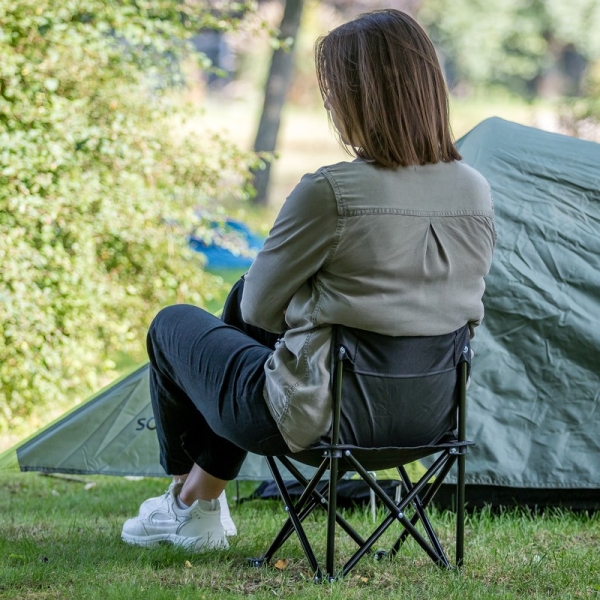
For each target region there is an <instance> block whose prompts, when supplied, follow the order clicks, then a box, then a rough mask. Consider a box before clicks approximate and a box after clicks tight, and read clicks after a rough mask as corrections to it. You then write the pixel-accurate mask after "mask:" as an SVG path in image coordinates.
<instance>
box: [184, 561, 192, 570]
mask: <svg viewBox="0 0 600 600" xmlns="http://www.w3.org/2000/svg"><path fill="white" fill-rule="evenodd" d="M185 566H186V567H187V568H188V569H191V568H192V567H193V565H192V563H191V562H190V561H189V560H186V561H185Z"/></svg>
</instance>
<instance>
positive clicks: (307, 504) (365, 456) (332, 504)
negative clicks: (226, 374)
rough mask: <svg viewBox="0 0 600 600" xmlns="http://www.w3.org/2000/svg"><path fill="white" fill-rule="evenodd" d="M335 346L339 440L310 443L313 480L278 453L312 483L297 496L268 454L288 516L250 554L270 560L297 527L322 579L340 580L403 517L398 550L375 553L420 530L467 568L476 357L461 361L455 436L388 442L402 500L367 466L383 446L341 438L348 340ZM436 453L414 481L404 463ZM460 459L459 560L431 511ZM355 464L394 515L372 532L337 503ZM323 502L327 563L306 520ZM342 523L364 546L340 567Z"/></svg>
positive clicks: (439, 560)
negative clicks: (265, 545) (414, 444)
mask: <svg viewBox="0 0 600 600" xmlns="http://www.w3.org/2000/svg"><path fill="white" fill-rule="evenodd" d="M335 352H336V356H335V367H334V383H333V423H332V435H331V443H329V444H319V446H318V447H316V448H311V449H310V451H309V452H312V453H314V452H315V450H318V451H320V452H322V460H321V462H320V465H319V466H318V467H317V470H316V472H315V473H314V474H313V476H312V477H311V479H310V480H307V479H306V477H304V476H303V475H302V473H301V472H300V471H299V470H298V469H297V468H296V466H295V465H294V463H293V462H292V461H291V460H290V459H289V458H288V457H286V456H279V457H276V458H277V460H278V461H280V462H281V463H282V464H283V465H284V466H285V467H286V468H287V469H288V471H289V472H290V473H291V474H292V475H293V476H294V477H295V478H296V479H297V480H298V482H299V483H301V484H302V485H303V486H304V491H303V493H302V494H301V495H300V497H299V498H298V499H297V500H296V501H295V502H294V501H293V500H292V498H291V497H290V494H289V493H288V491H287V488H286V485H285V482H284V480H283V477H282V475H281V472H280V470H279V467H278V465H277V462H276V459H275V457H266V460H267V463H268V465H269V468H270V470H271V473H272V475H273V479H274V480H275V482H276V484H277V487H278V489H279V492H280V494H281V496H282V498H283V501H284V503H285V510H286V512H287V513H288V519H287V520H286V522H285V523H284V525H283V527H282V529H281V531H280V532H279V534H278V535H277V536H276V538H275V540H274V541H273V542H272V544H271V546H270V547H269V549H268V550H267V551H266V553H265V554H264V555H263V556H262V557H260V558H255V559H248V560H249V563H250V564H251V565H253V566H256V567H259V566H262V565H265V564H268V563H269V562H270V560H271V559H272V558H273V556H274V554H275V553H276V552H277V550H278V549H279V548H280V547H281V546H282V545H283V544H284V542H285V541H286V540H287V539H288V538H289V537H290V536H291V535H292V533H294V531H295V532H296V534H297V536H298V539H299V541H300V544H301V546H302V549H303V550H304V554H305V555H306V558H307V560H308V562H309V564H310V567H311V569H312V572H313V574H314V580H315V582H322V581H324V580H325V581H333V580H335V579H336V578H337V577H340V576H341V577H344V576H346V575H347V574H348V573H349V572H350V570H351V569H352V568H353V567H354V566H355V565H356V564H357V563H358V561H359V560H360V559H361V558H362V557H363V556H365V555H366V554H370V553H373V545H374V544H375V543H376V542H377V540H378V539H379V538H380V537H381V536H382V535H383V534H384V533H385V531H386V530H387V529H388V528H389V527H390V526H391V525H392V524H393V523H394V522H398V523H400V525H401V526H402V531H401V533H400V535H399V537H398V538H397V540H396V542H395V543H394V544H393V545H392V547H391V548H390V550H388V551H383V550H379V551H377V552H375V553H374V558H375V559H376V560H381V559H383V558H391V557H393V556H394V555H395V554H396V553H397V552H398V551H399V549H400V547H401V546H402V544H403V543H404V541H405V540H406V539H407V538H408V537H412V538H413V539H414V540H415V541H416V543H417V544H418V545H419V546H420V547H421V548H422V549H423V550H424V551H425V552H426V554H427V555H428V556H429V557H430V558H431V560H433V562H434V563H436V564H437V565H438V566H440V567H442V568H447V569H452V568H460V567H461V565H462V564H463V560H464V520H465V460H466V454H467V449H468V447H469V446H472V445H474V442H471V441H469V440H467V439H466V388H467V377H468V363H467V362H466V361H461V362H459V364H458V365H457V371H458V378H457V379H458V381H457V386H458V393H457V407H456V410H457V418H456V424H457V430H456V432H455V434H454V435H452V437H451V439H445V440H444V441H442V442H440V443H438V444H436V445H432V446H421V447H418V448H391V449H390V448H386V449H384V450H388V451H389V450H391V451H393V452H394V453H395V454H396V457H397V458H396V460H395V461H394V462H393V463H392V464H389V465H384V466H382V467H378V468H390V467H396V468H397V470H398V474H399V477H400V485H401V491H402V496H401V498H400V500H399V501H398V502H396V501H395V500H393V499H392V498H390V496H388V494H386V492H385V491H384V490H383V489H382V488H381V486H380V485H379V484H378V483H377V481H376V479H375V478H374V477H373V476H372V475H371V474H370V472H369V470H367V468H365V466H363V464H367V466H368V462H369V457H370V456H371V455H372V453H373V452H377V450H378V449H363V448H357V447H355V446H348V445H344V444H340V443H339V439H340V420H341V406H342V377H343V371H344V360H345V358H346V352H347V350H346V348H345V347H344V346H339V347H338V348H336V349H335ZM431 455H437V456H436V457H435V460H434V461H433V464H432V465H431V466H430V467H429V468H428V469H427V471H426V473H425V474H424V475H423V476H422V477H421V478H420V479H419V481H418V482H416V483H413V482H412V481H411V479H410V477H409V475H408V473H407V471H406V470H405V468H404V466H403V465H405V464H407V463H409V462H412V461H413V460H417V459H419V458H424V457H425V456H431ZM293 456H294V458H297V459H298V460H300V462H307V463H308V464H311V461H309V460H307V461H304V460H303V459H302V453H299V454H297V455H293ZM455 463H457V464H458V469H457V477H456V549H455V563H454V565H453V564H452V563H451V562H450V560H449V559H448V557H447V555H446V553H445V552H444V549H443V548H442V545H441V543H440V541H439V539H438V536H437V535H436V533H435V531H434V529H433V526H432V524H431V522H430V520H429V518H428V516H427V513H426V509H427V507H428V506H429V505H430V504H431V501H432V500H433V498H434V496H435V495H436V493H437V491H438V490H439V488H440V486H441V484H442V483H443V482H444V480H445V478H446V476H447V475H448V473H449V472H450V470H451V469H452V467H453V466H454V464H455ZM313 464H314V463H313ZM327 470H329V476H328V477H325V479H323V477H324V475H325V473H326V471H327ZM370 470H375V469H370ZM349 471H354V472H356V473H357V474H358V475H359V476H360V477H361V478H362V479H363V480H364V481H365V482H366V484H367V485H368V486H369V487H370V488H371V489H372V490H373V492H374V493H375V495H376V496H377V497H378V498H379V500H380V501H381V502H382V503H383V505H384V506H385V507H386V508H387V509H388V514H387V516H386V517H385V518H384V520H383V521H382V522H381V523H380V524H379V525H378V526H377V528H376V529H375V530H374V531H373V533H372V534H371V535H370V536H369V537H368V538H366V539H364V538H363V537H362V536H361V535H360V534H359V533H358V532H356V531H355V529H354V528H353V527H352V526H351V525H350V524H349V523H348V521H347V520H346V519H344V517H343V516H342V515H341V514H340V513H339V511H338V510H337V483H338V481H339V480H340V478H341V477H343V475H344V474H345V473H346V472H349ZM432 481H433V482H432ZM319 484H321V485H319ZM317 506H320V507H322V508H323V509H324V510H326V511H327V541H326V557H325V569H324V570H323V569H322V567H321V565H320V564H319V562H318V560H317V557H316V555H315V553H314V551H313V549H312V546H311V544H310V542H309V540H308V537H307V535H306V532H305V530H304V527H303V525H302V522H303V521H304V520H305V519H306V517H308V515H309V514H311V513H312V511H313V510H314V509H315V508H316V507H317ZM411 507H412V509H411ZM406 509H409V510H412V514H411V515H410V516H407V514H406ZM419 523H420V524H421V527H422V529H423V530H424V532H425V535H423V534H422V533H421V532H420V531H419V530H418V529H417V525H418V524H419ZM336 524H337V525H338V526H340V527H341V528H342V529H343V530H344V531H345V532H346V533H347V534H348V535H349V537H350V538H351V539H352V540H354V542H356V544H357V545H358V550H356V552H355V553H354V554H353V555H352V556H351V557H350V558H349V559H348V560H347V562H346V563H345V564H344V565H343V566H342V567H341V569H340V570H339V571H337V572H336V570H335V566H334V562H335V533H336Z"/></svg>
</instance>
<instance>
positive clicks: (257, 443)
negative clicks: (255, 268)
mask: <svg viewBox="0 0 600 600" xmlns="http://www.w3.org/2000/svg"><path fill="white" fill-rule="evenodd" d="M242 290H243V280H240V281H239V282H238V283H236V284H235V285H234V287H233V288H232V290H231V293H230V294H229V296H228V298H227V301H226V303H225V307H224V309H223V316H222V320H220V319H217V318H216V317H214V316H213V315H211V314H210V313H208V312H206V311H204V310H202V309H201V308H198V307H196V306H190V305H186V304H181V305H175V306H170V307H167V308H165V309H163V310H161V311H160V312H159V313H158V315H157V316H156V318H155V319H154V321H153V322H152V325H151V326H150V330H149V332H148V340H147V346H148V355H149V357H150V394H151V399H152V408H153V410H154V417H155V420H156V431H157V433H158V440H159V446H160V460H161V464H162V466H163V468H164V469H165V471H166V473H167V474H169V475H183V474H186V473H189V471H190V469H191V468H192V465H193V464H194V463H196V464H197V465H198V466H200V467H201V468H202V469H204V470H205V471H206V472H208V473H210V474H211V475H213V476H214V477H218V478H219V479H225V480H232V479H235V477H236V476H237V474H238V473H239V470H240V468H241V466H242V463H243V462H244V459H245V458H246V454H247V453H248V452H253V453H255V454H263V455H279V454H284V453H287V452H289V448H288V447H287V445H286V443H285V441H284V439H283V437H282V436H281V433H280V432H279V429H278V428H277V424H276V423H275V420H274V419H273V417H272V416H271V413H270V412H269V409H268V407H267V404H266V400H265V398H264V396H263V388H264V384H265V373H264V365H265V362H266V361H267V359H268V357H269V355H270V354H271V352H272V351H273V348H274V346H275V342H276V340H277V337H278V336H276V335H275V334H272V333H269V332H267V331H264V330H262V329H259V328H257V327H253V326H250V325H248V324H246V323H244V321H243V320H242V318H241V314H240V308H239V307H240V300H241V294H242Z"/></svg>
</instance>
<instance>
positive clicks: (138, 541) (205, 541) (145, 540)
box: [121, 533, 229, 552]
mask: <svg viewBox="0 0 600 600" xmlns="http://www.w3.org/2000/svg"><path fill="white" fill-rule="evenodd" d="M121 539H122V540H123V541H124V542H125V543H126V544H131V545H132V546H145V547H147V548H148V547H152V546H158V545H160V544H164V543H167V544H172V545H173V546H179V547H181V548H185V549H186V550H190V551H193V552H206V551H208V550H227V548H229V543H228V542H227V538H226V537H225V536H224V535H223V536H222V537H214V536H210V537H203V536H200V537H197V538H189V537H182V536H179V535H176V534H174V533H166V534H157V535H148V536H137V535H129V534H127V533H121Z"/></svg>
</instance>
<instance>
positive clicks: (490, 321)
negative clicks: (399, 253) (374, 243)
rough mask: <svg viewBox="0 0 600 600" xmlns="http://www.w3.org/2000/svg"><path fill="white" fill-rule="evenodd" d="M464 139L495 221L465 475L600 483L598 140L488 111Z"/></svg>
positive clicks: (549, 483) (482, 481) (513, 481)
mask: <svg viewBox="0 0 600 600" xmlns="http://www.w3.org/2000/svg"><path fill="white" fill-rule="evenodd" d="M458 147H459V151H460V152H461V154H462V155H463V158H464V160H465V161H466V162H467V163H468V164H469V165H471V166H472V167H474V168H475V169H477V170H478V171H480V172H481V173H482V174H483V175H484V176H485V177H486V178H487V180H488V181H489V182H490V184H491V186H492V191H493V197H494V203H495V211H496V225H497V230H498V244H497V248H496V252H495V255H494V260H493V263H492V269H491V271H490V274H489V276H488V277H487V278H486V292H485V296H484V305H485V319H484V321H483V323H482V325H481V327H480V328H479V330H478V332H477V335H476V338H475V340H474V342H473V348H474V350H475V358H474V360H473V385H472V387H471V389H470V390H469V413H468V414H469V418H468V424H467V428H468V429H467V430H468V433H469V436H471V437H472V438H473V439H474V440H476V442H477V447H476V448H475V449H473V451H472V453H471V456H470V457H469V460H468V473H467V483H468V484H476V485H487V486H489V485H493V486H508V487H512V488H546V489H551V488H555V489H560V488H562V489H572V490H575V489H588V490H589V489H600V435H598V434H599V433H600V427H599V425H598V422H599V421H598V418H599V417H600V235H599V232H600V145H599V144H595V143H592V142H586V141H582V140H579V139H576V138H572V137H568V136H564V135H558V134H553V133H548V132H544V131H539V130H537V129H533V128H529V127H523V126H521V125H516V124H514V123H510V122H506V121H503V120H501V119H489V120H487V121H484V122H483V123H481V124H480V125H479V126H478V127H476V128H475V129H474V130H472V131H471V132H470V133H468V134H467V135H466V136H465V137H463V138H462V139H461V140H460V141H459V143H458Z"/></svg>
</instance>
